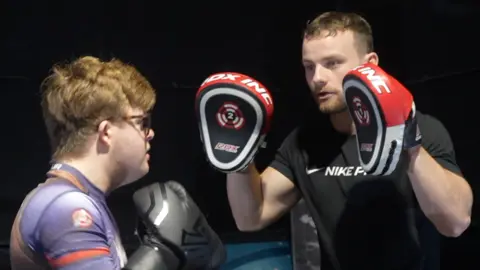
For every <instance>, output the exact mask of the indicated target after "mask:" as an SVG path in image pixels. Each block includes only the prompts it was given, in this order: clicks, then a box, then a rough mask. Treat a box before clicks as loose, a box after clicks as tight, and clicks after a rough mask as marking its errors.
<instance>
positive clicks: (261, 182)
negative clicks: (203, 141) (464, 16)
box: [227, 164, 300, 231]
mask: <svg viewBox="0 0 480 270" xmlns="http://www.w3.org/2000/svg"><path fill="white" fill-rule="evenodd" d="M227 193H228V201H229V202H230V207H231V209H232V214H233V217H234V219H235V223H236V224H237V227H238V229H239V230H241V231H257V230H261V229H263V228H265V227H267V226H268V225H270V224H272V223H273V222H275V221H276V220H278V219H279V218H280V217H281V216H283V214H285V213H286V212H288V211H289V210H290V209H291V208H292V207H293V206H294V205H295V204H296V203H297V202H298V200H299V199H300V193H299V191H298V190H297V188H296V187H295V185H294V184H293V182H292V181H291V180H290V179H288V178H287V177H285V176H284V175H283V174H281V173H280V172H278V171H277V170H275V169H273V168H271V167H268V168H267V169H266V170H265V171H264V172H263V173H261V174H260V173H259V172H258V170H257V169H256V168H255V165H253V164H251V165H249V167H248V169H247V170H246V171H244V172H243V173H232V174H228V175H227Z"/></svg>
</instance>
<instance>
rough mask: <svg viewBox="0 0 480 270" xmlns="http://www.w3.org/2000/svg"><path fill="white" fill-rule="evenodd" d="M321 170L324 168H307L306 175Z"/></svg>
mask: <svg viewBox="0 0 480 270" xmlns="http://www.w3.org/2000/svg"><path fill="white" fill-rule="evenodd" d="M323 169H325V168H324V167H322V168H312V169H309V168H307V174H312V173H315V172H318V171H321V170H323Z"/></svg>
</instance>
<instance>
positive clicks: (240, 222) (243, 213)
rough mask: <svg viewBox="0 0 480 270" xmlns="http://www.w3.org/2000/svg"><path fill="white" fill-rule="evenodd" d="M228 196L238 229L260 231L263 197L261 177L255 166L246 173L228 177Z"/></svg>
mask: <svg viewBox="0 0 480 270" xmlns="http://www.w3.org/2000/svg"><path fill="white" fill-rule="evenodd" d="M227 194H228V201H229V203H230V208H231V210H232V214H233V217H234V219H235V223H236V224H237V227H238V229H240V230H242V231H254V230H258V229H259V226H260V217H261V212H262V209H261V206H262V201H263V195H262V184H261V177H260V174H259V172H258V171H257V169H256V167H255V165H254V164H250V165H249V166H248V168H247V169H246V170H245V171H244V172H241V173H231V174H228V175H227Z"/></svg>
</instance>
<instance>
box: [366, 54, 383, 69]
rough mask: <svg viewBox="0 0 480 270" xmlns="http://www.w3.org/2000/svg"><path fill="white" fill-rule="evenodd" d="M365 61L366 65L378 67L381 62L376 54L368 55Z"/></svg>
mask: <svg viewBox="0 0 480 270" xmlns="http://www.w3.org/2000/svg"><path fill="white" fill-rule="evenodd" d="M363 61H364V62H365V63H372V64H374V65H377V66H378V63H379V62H380V61H379V59H378V55H377V53H375V52H371V53H367V54H366V55H365V56H364V59H363Z"/></svg>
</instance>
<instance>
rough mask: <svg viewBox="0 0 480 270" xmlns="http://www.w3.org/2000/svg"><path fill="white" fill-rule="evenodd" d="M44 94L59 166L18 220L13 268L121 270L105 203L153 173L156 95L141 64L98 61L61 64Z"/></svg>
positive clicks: (118, 243)
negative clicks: (114, 193)
mask: <svg viewBox="0 0 480 270" xmlns="http://www.w3.org/2000/svg"><path fill="white" fill-rule="evenodd" d="M42 88H43V89H42V102H41V105H42V109H43V117H44V121H45V124H46V128H47V132H48V135H49V138H50V141H51V146H52V150H53V165H52V167H51V169H50V171H49V172H48V173H47V178H48V180H47V181H46V182H45V183H43V184H40V185H39V186H38V187H37V188H35V189H34V190H33V191H32V192H30V193H29V194H28V196H27V198H26V199H25V200H24V202H23V203H22V206H21V208H20V210H19V212H18V214H17V217H16V219H15V222H14V225H13V228H12V233H11V255H10V256H11V264H12V269H62V270H63V269H87V268H88V269H90V270H94V269H104V270H110V269H121V268H122V267H124V265H125V263H126V255H125V251H124V249H123V246H122V244H121V241H120V237H119V233H118V228H117V225H116V223H115V220H114V218H113V216H112V214H111V212H110V210H109V209H108V206H107V203H106V200H105V198H106V196H107V195H108V194H109V193H110V192H111V191H113V190H114V189H116V188H118V187H120V186H122V185H126V184H129V183H132V182H134V181H136V180H138V179H140V178H141V177H143V176H144V175H145V174H146V173H147V172H148V171H149V164H148V160H149V155H148V151H149V149H150V143H149V142H150V140H151V139H152V138H153V136H154V133H153V130H152V129H151V127H150V111H151V110H152V108H153V107H154V105H155V99H156V94H155V90H154V89H153V87H152V86H151V85H150V83H149V82H148V81H147V79H145V78H144V77H143V76H142V75H141V74H140V73H139V72H138V71H137V70H136V69H135V68H134V67H133V66H131V65H128V64H125V63H123V62H121V61H120V60H111V61H107V62H103V61H101V60H99V59H97V58H94V57H82V58H79V59H77V60H75V61H73V62H71V63H69V64H65V65H57V66H54V67H53V72H52V74H51V75H50V76H49V77H48V78H47V79H46V80H45V81H44V83H43V84H42Z"/></svg>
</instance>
